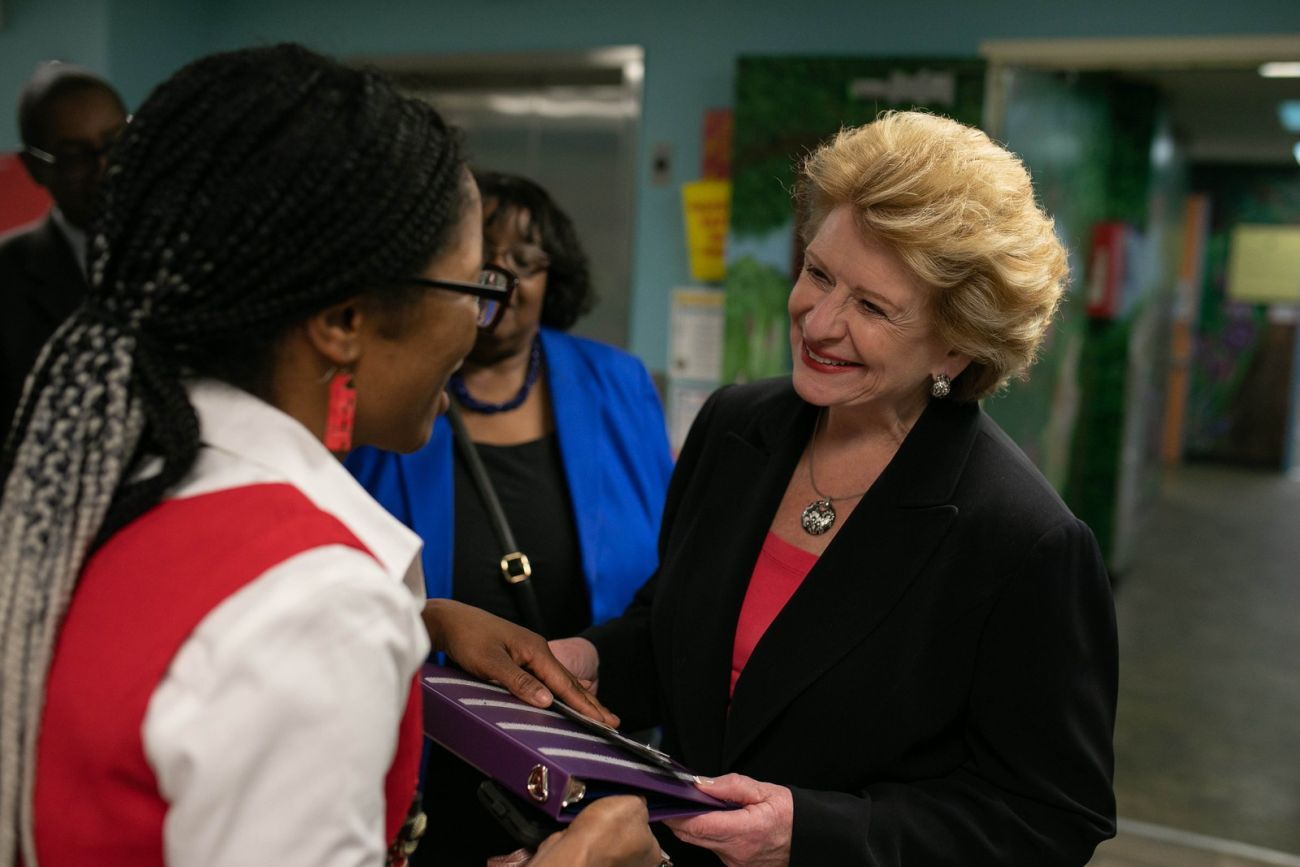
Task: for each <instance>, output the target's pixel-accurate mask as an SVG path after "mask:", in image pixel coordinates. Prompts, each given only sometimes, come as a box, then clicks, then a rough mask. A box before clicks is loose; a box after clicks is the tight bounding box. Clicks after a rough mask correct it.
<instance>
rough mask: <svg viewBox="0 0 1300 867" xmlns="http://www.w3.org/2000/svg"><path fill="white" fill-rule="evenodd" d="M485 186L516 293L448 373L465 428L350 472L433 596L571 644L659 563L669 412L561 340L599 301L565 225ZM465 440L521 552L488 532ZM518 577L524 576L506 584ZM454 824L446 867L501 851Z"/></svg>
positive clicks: (620, 367)
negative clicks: (419, 545) (413, 556)
mask: <svg viewBox="0 0 1300 867" xmlns="http://www.w3.org/2000/svg"><path fill="white" fill-rule="evenodd" d="M476 177H477V180H478V184H479V189H480V190H481V192H482V195H483V215H484V216H483V245H484V247H483V255H484V260H485V261H486V262H488V263H489V266H492V265H495V266H500V267H503V268H505V269H507V270H509V271H511V272H513V273H514V274H515V275H516V276H517V277H518V288H517V289H516V291H515V293H514V295H513V297H512V298H511V300H510V302H509V304H508V305H507V307H506V310H505V312H504V315H503V316H502V319H501V322H500V324H499V325H498V327H497V328H496V329H495V330H494V331H491V332H482V333H480V334H479V338H478V341H477V342H476V343H475V344H474V348H473V349H472V350H471V351H470V353H469V356H468V358H466V360H465V364H464V366H462V367H461V368H460V370H459V371H458V372H457V373H455V374H454V375H453V376H452V377H451V380H450V383H449V391H450V393H451V394H452V395H453V402H454V404H455V408H456V409H458V410H459V413H458V415H459V417H460V422H461V425H460V428H461V430H460V431H459V432H456V433H454V432H453V424H451V423H449V422H448V421H447V420H440V421H439V422H438V424H437V425H436V426H435V428H434V433H433V437H432V438H431V439H430V441H429V444H428V445H427V446H425V447H424V448H423V449H421V450H419V451H417V452H414V453H412V454H394V453H391V452H383V451H379V450H375V449H360V450H358V451H357V452H355V453H353V455H352V456H351V457H350V458H349V460H348V467H349V468H350V469H351V470H352V471H353V473H355V474H356V476H357V478H358V479H360V480H361V482H362V483H363V484H364V485H365V486H366V488H367V489H368V490H369V491H370V492H371V493H372V494H373V495H374V496H375V498H376V499H377V500H379V501H380V502H381V503H383V504H384V505H385V506H386V507H387V508H388V509H389V510H390V511H391V512H392V513H393V514H394V515H396V516H397V517H398V518H399V519H401V520H402V522H403V523H405V524H406V525H407V526H409V527H411V528H412V529H413V530H415V531H416V533H418V534H419V535H420V537H421V538H422V539H423V540H424V543H425V548H424V575H425V582H426V584H425V586H426V589H427V590H428V593H429V596H430V598H437V597H451V598H453V599H457V600H460V601H463V602H467V603H470V604H472V605H476V606H479V607H482V608H485V609H487V610H488V611H491V612H493V613H494V614H497V615H500V616H501V617H505V618H508V619H511V620H514V621H516V622H520V623H523V624H524V625H526V626H529V627H530V628H532V629H534V630H536V631H538V632H542V633H543V634H545V635H547V636H548V637H559V636H564V635H571V634H574V632H575V631H579V630H581V629H584V628H586V627H587V626H589V625H591V624H592V623H600V622H603V621H605V620H608V619H609V618H611V617H614V616H616V615H618V614H620V613H621V612H622V611H623V609H624V608H625V607H626V606H627V603H628V601H629V600H630V599H631V597H632V594H633V593H635V592H636V590H637V588H639V587H640V586H641V584H642V583H643V582H644V581H645V579H646V578H647V577H648V576H649V575H650V574H651V573H652V572H653V571H654V569H655V565H656V562H657V559H656V555H655V538H656V534H657V532H658V526H659V515H660V511H661V509H662V507H663V498H664V492H665V490H666V487H667V483H668V477H669V474H670V472H671V468H672V467H671V459H670V456H669V450H668V442H667V436H666V432H665V425H664V419H663V412H662V409H661V408H660V403H659V398H658V395H657V394H656V392H655V390H654V386H653V384H652V383H651V381H650V377H649V376H648V375H647V373H646V370H645V368H644V366H642V364H641V363H640V362H639V361H638V360H637V359H635V358H633V357H632V356H630V355H628V354H627V353H624V352H621V351H620V350H617V349H614V348H613V347H610V346H606V345H604V344H601V343H597V342H595V341H591V340H587V339H584V338H580V337H576V336H573V335H570V334H567V333H566V330H567V329H568V328H569V327H571V326H572V325H573V324H574V322H576V321H577V319H578V318H579V317H580V316H581V315H582V314H583V313H585V312H587V311H588V310H589V309H590V307H591V305H592V301H593V298H592V291H591V281H590V277H589V275H588V269H587V258H586V255H585V254H584V253H583V250H582V247H581V245H580V244H579V242H578V238H577V235H576V233H575V231H574V228H573V224H572V223H571V222H570V220H569V218H568V217H567V216H566V215H565V213H564V212H563V211H562V210H560V208H559V207H558V206H557V205H556V204H555V202H554V201H553V200H552V198H551V197H550V196H549V195H548V194H547V193H546V191H545V190H543V189H542V188H541V187H539V186H538V185H537V184H535V183H533V182H532V181H530V180H527V179H525V178H521V177H517V176H514V175H507V174H500V173H496V172H480V173H478V174H477V176H476ZM467 440H468V442H467ZM466 445H469V446H470V447H471V448H472V449H473V450H474V453H475V454H476V455H477V460H478V461H479V462H481V465H482V466H483V468H484V470H485V473H486V476H487V480H488V485H489V486H490V488H491V489H492V492H493V495H495V497H496V499H497V500H498V501H499V503H500V506H501V510H502V512H503V513H504V516H505V520H506V525H507V526H508V528H509V530H510V531H511V535H512V536H513V539H512V540H511V541H513V543H514V544H513V545H512V546H509V547H507V546H506V545H505V544H504V542H503V540H502V537H501V534H500V533H499V532H497V531H494V529H493V509H492V508H491V507H490V506H489V505H488V504H487V503H488V502H489V500H488V499H487V498H486V497H485V494H484V491H483V490H482V486H481V485H479V484H478V483H477V482H476V481H475V477H474V472H473V470H472V462H473V461H474V460H475V459H474V458H473V457H470V456H468V455H467V454H466V452H465V448H464V447H465V446H466ZM516 553H518V554H519V556H517V557H510V558H507V555H511V554H516ZM503 561H504V562H503ZM525 564H526V566H527V568H526V569H525ZM525 571H527V572H529V573H531V575H530V577H528V578H526V579H525V580H524V581H523V582H518V583H512V580H511V579H518V578H519V577H520V576H521V575H523V574H524V572H525ZM431 767H432V768H433V771H431V773H430V776H431V777H432V776H435V775H436V778H437V779H439V780H440V781H442V786H440V787H441V788H445V787H446V785H447V783H446V780H447V779H448V778H449V777H454V778H455V779H456V780H457V781H458V783H457V785H458V786H459V788H458V789H457V788H455V787H453V789H452V791H459V792H460V793H461V796H462V797H464V796H465V794H466V793H472V792H473V789H474V786H475V785H476V783H477V777H476V776H475V775H473V774H471V773H468V772H467V771H466V769H465V767H464V766H463V765H459V764H458V763H457V762H456V761H455V760H454V759H452V758H450V757H449V756H446V755H445V754H435V758H434V760H433V764H432V765H431ZM456 827H457V828H458V829H461V830H464V831H465V833H461V834H458V835H457V841H456V842H455V845H457V846H458V847H461V848H458V849H457V851H456V852H455V853H454V854H453V855H448V854H446V853H441V852H440V853H439V859H440V860H439V863H440V864H462V863H463V864H475V865H481V864H482V857H480V856H482V855H483V854H490V853H491V852H492V851H494V850H497V849H499V847H500V844H501V842H502V840H501V838H500V836H499V833H500V832H499V829H497V828H496V826H495V824H494V823H493V821H492V819H491V818H490V817H489V816H488V815H487V814H486V813H485V812H484V811H481V810H477V809H475V810H467V811H466V812H465V814H464V815H463V816H458V817H457V820H456ZM466 829H469V830H466ZM448 858H450V859H451V860H447V859H448Z"/></svg>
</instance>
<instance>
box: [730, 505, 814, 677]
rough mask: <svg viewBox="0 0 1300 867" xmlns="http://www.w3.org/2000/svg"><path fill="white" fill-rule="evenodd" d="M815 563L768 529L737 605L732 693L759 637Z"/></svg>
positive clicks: (733, 646) (801, 551)
mask: <svg viewBox="0 0 1300 867" xmlns="http://www.w3.org/2000/svg"><path fill="white" fill-rule="evenodd" d="M816 563H817V555H816V554H813V553H811V552H809V551H805V550H804V549H802V548H796V547H795V546H794V545H791V544H790V543H789V542H787V541H785V540H784V539H782V538H781V537H779V536H777V535H776V534H775V533H773V532H772V531H771V530H769V531H768V533H767V538H766V539H764V540H763V549H762V550H761V551H759V552H758V562H757V563H755V564H754V573H753V574H752V575H751V576H750V578H749V589H748V590H746V591H745V601H744V603H743V604H742V605H741V606H740V620H739V621H737V623H736V642H735V644H734V645H732V648H731V692H732V693H735V691H736V681H737V680H739V679H740V673H741V672H742V671H744V670H745V664H746V663H747V662H749V656H750V654H752V653H753V652H754V648H755V647H756V646H757V645H758V641H759V639H760V638H762V637H763V633H764V632H767V628H768V627H769V626H771V625H772V621H773V620H775V619H776V615H778V614H780V613H781V609H782V608H784V607H785V604H786V603H787V602H789V601H790V597H791V596H793V595H794V591H796V590H798V589H799V585H800V584H802V583H803V579H804V576H806V575H807V574H808V570H810V569H812V567H813V566H814V565H815V564H816Z"/></svg>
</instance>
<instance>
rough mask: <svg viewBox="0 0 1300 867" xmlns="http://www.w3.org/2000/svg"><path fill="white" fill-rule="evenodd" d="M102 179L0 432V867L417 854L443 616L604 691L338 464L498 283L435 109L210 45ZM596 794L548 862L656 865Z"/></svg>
mask: <svg viewBox="0 0 1300 867" xmlns="http://www.w3.org/2000/svg"><path fill="white" fill-rule="evenodd" d="M98 204H99V209H98V216H97V218H96V220H95V222H94V224H93V228H92V239H93V240H92V242H91V251H92V255H91V267H90V272H91V294H90V297H89V299H88V301H87V302H86V303H85V304H83V305H82V306H81V307H80V308H78V309H77V311H76V312H74V313H73V315H72V317H71V318H70V319H69V320H68V321H67V322H66V323H65V324H64V326H63V327H62V328H60V329H59V331H58V332H56V334H55V335H54V337H53V338H51V340H50V342H49V343H48V344H47V345H46V347H45V350H44V351H43V353H42V356H41V360H40V361H39V363H38V365H37V367H36V369H35V371H34V373H33V377H32V379H31V380H30V381H29V384H28V388H27V390H26V393H25V395H24V397H23V402H22V404H21V406H20V409H19V414H18V420H17V425H16V427H15V436H14V437H13V438H12V439H11V440H10V444H9V446H8V447H6V450H5V455H4V463H5V464H6V465H7V466H9V467H11V469H12V472H11V473H10V475H9V477H8V480H7V483H6V486H5V489H4V496H3V500H2V501H0V623H2V624H4V626H3V628H2V629H0V666H3V674H2V675H0V706H2V707H3V708H4V713H3V715H0V867H11V865H13V864H15V863H23V864H26V865H27V867H57V865H64V864H67V865H73V864H77V865H86V864H94V865H100V867H105V865H107V867H126V865H159V864H167V865H205V867H220V865H247V864H279V865H313V867H320V865H344V864H346V865H360V864H365V865H381V864H384V863H390V864H400V863H405V859H406V857H407V855H408V854H409V851H410V848H411V845H412V840H413V838H415V837H418V836H419V832H420V829H421V827H422V826H423V824H424V820H423V818H422V817H419V816H418V815H414V816H413V815H411V807H412V804H413V801H414V798H415V783H416V775H417V770H418V758H419V755H420V743H421V738H420V719H419V714H418V707H419V702H418V701H417V692H416V690H415V689H414V683H413V676H414V674H415V672H416V670H417V668H418V666H419V665H420V663H421V662H422V661H423V660H424V659H425V657H426V656H427V655H428V653H429V651H430V649H431V644H432V649H436V650H441V651H446V652H447V653H448V654H450V655H451V656H452V657H453V658H454V659H456V660H457V661H458V662H459V663H460V664H462V665H463V666H464V667H466V668H467V669H469V670H471V671H473V672H475V673H477V674H479V675H480V676H483V677H488V678H493V679H495V680H497V681H499V682H501V683H502V684H504V685H505V686H507V687H509V688H510V689H511V690H512V691H514V692H516V693H517V694H519V695H520V696H521V697H523V698H525V699H526V700H530V701H532V702H534V703H537V704H545V703H547V701H548V700H549V698H550V696H549V694H547V693H546V692H545V690H544V688H543V686H542V683H541V682H539V680H538V679H540V681H542V682H545V683H546V685H547V686H549V687H550V688H551V689H553V690H554V691H555V694H556V695H557V696H559V697H561V698H564V699H565V700H566V701H572V702H577V703H578V704H579V705H580V706H582V707H583V708H584V709H586V710H587V711H588V712H590V713H592V714H593V715H595V716H598V717H602V718H604V719H606V720H612V718H611V717H609V716H608V715H607V714H605V713H604V712H603V710H602V709H601V708H600V707H599V705H596V704H594V703H593V702H592V701H590V700H589V699H588V698H587V697H585V696H584V693H583V692H582V690H581V689H580V688H579V687H578V686H577V684H576V682H575V681H573V679H572V678H571V677H570V676H569V675H568V674H567V672H564V671H563V670H562V669H560V668H559V667H558V665H557V663H555V661H554V659H553V658H551V657H550V656H549V655H548V654H547V653H546V650H545V644H544V642H543V641H542V639H541V638H540V637H539V636H536V635H533V634H530V633H527V632H526V631H525V630H523V629H521V628H520V627H517V626H515V625H513V624H510V623H508V622H506V621H503V620H501V619H499V618H496V617H493V616H491V615H489V614H487V613H485V612H481V611H477V610H475V609H472V608H469V607H467V606H464V605H461V604H459V603H455V602H452V601H450V600H435V601H433V602H430V603H428V604H427V605H426V604H425V603H424V598H425V597H424V588H423V586H422V585H423V579H422V576H421V574H420V565H419V547H420V542H419V539H418V538H416V537H415V536H414V534H412V533H411V532H410V531H409V530H407V529H406V528H405V527H403V526H401V524H400V523H398V522H397V521H395V520H394V519H393V518H392V517H391V516H389V515H388V514H387V513H386V512H385V511H384V510H383V509H382V508H380V507H379V506H378V505H377V504H376V503H375V502H374V501H373V500H371V499H370V498H369V497H368V496H367V495H366V493H365V492H364V491H363V490H362V489H361V488H360V486H358V485H357V484H356V482H355V481H354V480H353V479H352V477H351V476H350V475H348V474H347V472H346V471H345V470H344V469H343V467H342V466H341V465H340V463H339V461H338V458H339V456H341V455H342V454H343V453H346V452H347V451H348V450H349V449H350V448H351V446H352V445H353V444H360V443H369V444H373V445H376V446H381V447H384V448H388V449H394V450H398V451H411V450H414V449H418V448H420V447H421V446H422V445H424V443H425V440H427V439H428V437H429V434H430V432H431V430H432V428H433V425H434V419H435V418H436V416H437V415H438V413H439V412H441V411H442V410H444V409H445V408H446V402H447V398H446V397H445V392H444V389H445V386H446V382H447V378H448V376H449V375H450V374H451V372H452V371H453V370H455V369H456V368H457V367H458V366H459V364H460V363H461V360H462V359H463V358H464V357H465V355H466V354H467V353H468V352H469V351H470V349H471V348H472V347H473V345H474V341H475V336H476V334H477V333H478V331H479V328H488V327H491V326H492V325H493V324H494V322H495V320H496V318H497V316H498V313H499V310H500V309H501V308H503V307H505V306H507V305H508V301H509V297H510V285H509V280H507V279H503V275H502V274H500V273H499V272H497V271H495V270H491V271H489V272H488V273H485V272H484V269H483V267H482V262H483V256H482V248H481V243H482V235H481V219H482V216H481V215H482V208H481V204H480V198H479V194H478V191H477V189H476V188H475V186H474V183H473V180H472V178H471V176H470V175H469V173H468V171H467V169H466V168H465V165H464V162H463V159H462V157H461V155H460V149H459V146H458V143H457V139H456V136H455V135H454V134H453V133H452V132H451V131H450V130H449V129H448V128H447V127H446V126H445V125H444V124H443V122H442V120H441V119H440V118H439V117H438V115H437V114H436V113H435V112H434V111H433V110H432V109H431V108H429V107H428V106H427V105H425V104H423V103H421V102H418V101H416V100H413V99H409V98H406V97H402V96H400V95H399V94H397V93H396V92H395V91H394V90H393V88H392V87H391V86H390V85H389V84H388V83H387V82H386V81H385V80H384V79H383V78H382V77H381V76H379V75H377V74H374V73H369V72H361V71H357V70H354V69H350V68H345V67H343V66H340V65H338V64H336V63H334V62H332V61H329V60H327V59H325V58H323V57H320V56H318V55H315V54H312V53H311V52H308V51H306V50H305V49H303V48H301V47H298V46H292V45H285V46H278V47H274V48H264V49H254V50H247V51H238V52H233V53H228V54H220V55H214V56H212V57H208V58H205V59H202V60H199V61H197V62H195V63H193V64H191V65H190V66H188V67H186V68H185V69H183V70H181V71H180V72H178V73H177V74H176V75H174V76H173V77H172V78H171V79H169V80H168V81H167V82H165V83H164V84H162V85H161V86H159V87H158V88H157V89H156V90H155V91H154V92H153V94H152V95H151V96H150V97H149V98H148V99H147V100H146V102H145V104H144V105H143V106H142V107H141V109H140V110H139V112H138V113H137V115H136V117H135V120H134V122H133V123H132V124H131V125H130V127H129V128H128V129H127V131H126V133H125V134H124V136H123V137H122V139H121V141H120V142H119V143H118V144H117V145H116V146H115V147H114V149H113V152H112V155H111V157H110V161H109V168H108V170H107V172H106V176H105V183H104V187H103V188H102V190H101V193H100V198H99V203H98ZM422 620H423V622H422ZM431 638H432V642H431V641H430V639H431ZM516 663H519V664H516ZM520 665H523V666H524V667H526V668H528V669H531V671H532V672H533V674H534V675H536V676H537V678H536V679H535V678H534V677H533V676H532V675H530V674H529V673H528V672H527V671H525V670H524V669H523V668H521V667H520ZM598 807H599V808H601V809H599V810H596V808H598ZM592 809H593V810H595V812H592V813H591V814H590V815H587V814H585V813H584V816H583V817H580V819H579V820H578V821H577V822H575V823H574V825H573V826H572V830H571V831H569V832H567V833H566V834H565V835H563V836H562V837H560V838H558V839H556V840H554V841H553V842H552V843H551V844H549V845H548V847H547V850H546V852H545V853H544V854H542V855H540V856H538V858H536V859H535V860H534V862H533V864H534V867H546V865H551V867H553V865H569V864H593V863H599V864H602V865H603V864H608V863H611V862H612V863H618V864H626V865H643V864H644V865H650V864H658V863H659V861H660V858H659V851H658V848H657V847H656V846H655V845H654V843H653V838H652V837H651V836H650V833H649V830H648V828H647V827H646V825H645V815H646V813H645V808H644V805H643V804H641V803H640V802H639V801H637V800H636V799H621V800H616V801H610V802H609V806H607V807H606V806H604V803H603V802H602V803H601V804H594V805H593V807H592ZM432 842H433V843H434V844H435V845H436V844H437V843H438V842H439V841H436V840H435V841H432ZM593 850H595V851H593ZM597 856H599V858H598V857H597ZM589 858H590V860H589Z"/></svg>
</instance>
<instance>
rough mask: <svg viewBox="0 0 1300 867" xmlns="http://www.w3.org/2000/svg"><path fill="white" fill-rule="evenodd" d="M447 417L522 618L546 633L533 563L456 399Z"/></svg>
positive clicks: (527, 623) (449, 408) (536, 630)
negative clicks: (519, 542)
mask: <svg viewBox="0 0 1300 867" xmlns="http://www.w3.org/2000/svg"><path fill="white" fill-rule="evenodd" d="M447 420H448V421H450V422H451V430H452V433H453V434H454V439H455V440H456V449H457V450H458V451H459V452H460V456H461V457H462V458H464V459H465V465H466V466H468V467H469V474H470V477H471V478H472V479H473V480H474V487H475V488H477V489H478V494H479V496H480V497H481V498H482V499H483V505H484V506H486V507H487V513H488V517H489V518H490V519H491V520H492V529H493V530H494V531H495V532H496V536H497V541H498V542H500V543H501V549H502V552H503V553H502V556H501V577H502V579H503V580H505V582H506V583H507V584H509V585H510V586H511V588H513V591H512V592H513V593H514V597H515V604H516V605H517V606H518V607H519V614H520V621H521V622H522V623H523V625H524V626H527V627H528V628H529V629H531V630H533V631H534V632H537V633H540V634H542V635H545V634H546V631H545V624H544V623H543V622H542V609H541V607H540V606H539V605H538V604H537V593H536V591H534V590H533V582H532V581H530V580H529V578H530V577H531V576H532V574H533V567H532V564H530V563H529V562H528V555H527V554H524V553H523V552H522V551H520V550H519V546H518V545H517V544H516V543H515V534H514V533H512V532H510V522H509V521H507V520H506V513H505V510H504V509H502V508H501V501H500V500H498V499H497V492H496V489H494V488H493V487H492V480H491V479H489V478H488V474H487V470H486V469H484V467H483V459H482V458H480V457H479V456H478V449H476V448H474V441H473V440H471V439H470V438H469V432H468V431H467V430H465V422H464V420H463V419H461V417H460V408H459V407H457V406H456V401H455V400H454V399H453V400H452V402H451V405H450V406H449V407H448V408H447Z"/></svg>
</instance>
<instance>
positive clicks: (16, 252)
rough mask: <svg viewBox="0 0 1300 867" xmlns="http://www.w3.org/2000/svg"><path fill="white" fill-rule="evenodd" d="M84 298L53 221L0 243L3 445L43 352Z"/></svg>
mask: <svg viewBox="0 0 1300 867" xmlns="http://www.w3.org/2000/svg"><path fill="white" fill-rule="evenodd" d="M85 297H86V281H85V278H84V277H83V276H82V274H81V268H80V267H79V266H78V265H77V260H76V257H75V256H74V255H73V252H72V247H71V246H70V245H69V244H68V241H67V239H66V238H64V237H63V233H62V232H61V231H59V227H58V226H56V225H55V224H54V220H53V219H52V218H50V217H46V218H45V220H44V221H43V222H42V223H40V224H39V225H38V226H36V228H34V229H30V230H28V231H25V232H19V233H17V234H14V235H11V236H9V237H8V238H6V239H4V240H3V241H0V311H2V312H0V444H2V443H3V440H4V437H5V436H7V435H8V433H9V426H10V425H11V424H12V423H13V417H14V414H15V412H16V411H17V408H18V401H19V399H20V398H21V397H22V393H23V383H24V382H25V381H26V379H27V374H28V373H29V372H31V369H32V366H33V365H34V364H35V363H36V356H37V355H39V354H40V351H41V347H42V346H44V345H45V341H46V340H49V338H50V335H51V334H53V333H54V330H55V329H56V328H58V327H59V326H60V325H61V324H63V320H64V319H67V318H68V316H69V315H70V314H71V313H72V311H73V310H75V309H76V308H77V305H78V304H80V303H81V301H82V299H83V298H85Z"/></svg>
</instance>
